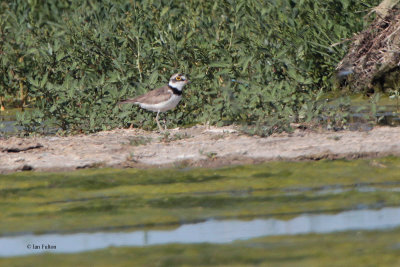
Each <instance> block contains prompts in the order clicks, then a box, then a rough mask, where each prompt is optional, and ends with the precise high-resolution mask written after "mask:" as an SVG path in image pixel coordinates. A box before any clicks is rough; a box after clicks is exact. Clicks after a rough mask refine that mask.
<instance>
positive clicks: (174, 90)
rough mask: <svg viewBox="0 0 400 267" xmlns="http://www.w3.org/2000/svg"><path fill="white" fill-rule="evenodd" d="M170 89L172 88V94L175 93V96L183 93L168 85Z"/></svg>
mask: <svg viewBox="0 0 400 267" xmlns="http://www.w3.org/2000/svg"><path fill="white" fill-rule="evenodd" d="M168 87H169V88H171V90H172V92H174V94H175V95H182V91H181V90H178V89H176V88H175V87H172V86H171V85H169V84H168Z"/></svg>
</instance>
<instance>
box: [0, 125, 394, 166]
mask: <svg viewBox="0 0 400 267" xmlns="http://www.w3.org/2000/svg"><path fill="white" fill-rule="evenodd" d="M387 155H394V156H400V127H376V128H374V129H372V130H371V131H368V132H360V131H340V132H332V131H310V130H296V131H294V132H293V133H290V134H289V133H283V134H276V135H273V136H269V137H265V138H261V137H257V136H248V135H244V134H241V133H240V132H238V131H237V130H236V129H235V127H220V128H217V127H206V126H195V127H192V128H189V129H174V130H170V131H169V136H168V137H165V135H163V134H160V133H156V132H146V131H143V130H138V129H117V130H113V131H106V132H99V133H96V134H90V135H76V136H67V137H58V136H47V137H30V138H16V137H12V138H8V139H0V173H11V172H15V171H20V170H37V171H63V170H75V169H80V168H91V167H122V168H124V167H140V168H147V167H186V166H188V167H189V166H202V167H218V166H223V165H231V164H251V163H259V162H265V161H272V160H318V159H324V158H328V159H338V158H347V159H354V158H362V157H380V156H387Z"/></svg>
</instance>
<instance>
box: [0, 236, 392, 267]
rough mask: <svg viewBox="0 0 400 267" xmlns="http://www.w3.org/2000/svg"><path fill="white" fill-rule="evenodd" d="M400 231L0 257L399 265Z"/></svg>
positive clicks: (42, 262)
mask: <svg viewBox="0 0 400 267" xmlns="http://www.w3.org/2000/svg"><path fill="white" fill-rule="evenodd" d="M399 238H400V230H398V229H397V230H390V231H380V232H368V231H353V232H346V233H333V234H326V235H316V234H314V235H298V236H278V237H263V238H257V239H251V240H246V241H237V242H234V243H232V244H229V245H211V244H198V245H188V244H184V245H181V244H171V245H163V246H151V247H142V248H135V247H133V248H109V249H104V250H99V251H93V252H85V253H78V254H52V255H51V254H48V255H38V256H27V257H18V258H9V259H0V264H1V265H4V266H54V265H56V266H60V267H61V266H166V267H168V266H288V267H289V266H298V267H303V266H304V267H310V266H311V267H314V266H317V267H319V266H337V267H343V266H380V267H383V266H387V267H392V266H399V265H400V259H399V242H398V241H399Z"/></svg>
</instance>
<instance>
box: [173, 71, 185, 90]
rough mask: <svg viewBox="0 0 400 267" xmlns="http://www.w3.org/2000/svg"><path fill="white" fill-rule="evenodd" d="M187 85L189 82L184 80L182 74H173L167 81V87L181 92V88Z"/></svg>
mask: <svg viewBox="0 0 400 267" xmlns="http://www.w3.org/2000/svg"><path fill="white" fill-rule="evenodd" d="M188 83H189V80H188V79H187V78H186V76H185V75H184V74H182V73H175V74H174V75H172V76H171V78H170V79H169V83H168V85H169V86H171V87H174V88H176V89H178V90H180V91H181V90H182V88H183V87H184V86H185V85H186V84H188Z"/></svg>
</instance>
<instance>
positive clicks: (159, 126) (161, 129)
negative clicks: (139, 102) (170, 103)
mask: <svg viewBox="0 0 400 267" xmlns="http://www.w3.org/2000/svg"><path fill="white" fill-rule="evenodd" d="M159 114H160V111H158V112H157V116H156V121H157V125H158V129H160V132H162V131H163V128H162V127H161V125H160V122H159V121H158V115H159Z"/></svg>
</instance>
